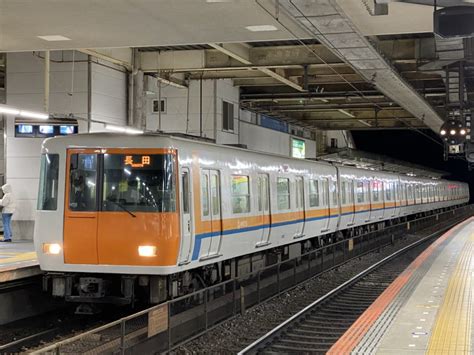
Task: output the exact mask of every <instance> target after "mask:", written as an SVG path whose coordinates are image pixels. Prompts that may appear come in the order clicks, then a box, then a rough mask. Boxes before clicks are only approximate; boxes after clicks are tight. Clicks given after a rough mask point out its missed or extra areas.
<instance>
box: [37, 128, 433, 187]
mask: <svg viewBox="0 0 474 355" xmlns="http://www.w3.org/2000/svg"><path fill="white" fill-rule="evenodd" d="M137 138H139V139H157V138H158V139H163V140H167V141H168V144H169V145H173V142H183V143H188V144H197V145H207V146H210V147H213V148H217V147H218V148H225V149H229V150H234V151H242V152H245V153H247V154H249V153H256V154H260V155H266V156H272V157H275V158H280V159H282V158H283V159H285V160H286V159H289V160H294V161H297V162H313V163H316V164H320V165H324V166H328V167H330V166H333V167H342V168H344V169H354V170H359V171H360V170H364V171H371V172H373V173H374V174H378V173H380V174H396V175H399V176H402V177H408V178H411V176H409V175H406V174H404V173H403V172H397V171H388V170H377V169H369V168H364V167H357V166H350V165H346V164H341V163H339V162H337V161H325V160H320V159H299V158H293V157H287V156H282V155H279V154H275V153H268V152H261V151H256V150H251V149H247V148H242V147H236V146H231V145H223V144H216V143H214V142H211V141H206V140H203V139H201V138H199V137H196V139H194V138H193V137H189V136H186V137H180V136H176V135H173V134H164V133H152V132H146V133H143V134H137V135H133V134H125V133H115V132H113V133H112V132H94V133H80V134H74V135H68V136H56V137H51V138H47V139H45V141H44V142H43V145H44V146H48V145H50V144H51V145H53V146H54V145H55V144H56V143H63V144H65V145H67V146H68V147H77V148H80V147H96V148H101V147H104V148H107V147H110V143H109V144H107V143H108V141H109V140H114V141H116V142H120V143H121V144H122V146H123V147H124V148H125V147H129V146H130V145H131V146H134V145H140V143H137V141H136V139H137ZM104 143H105V144H104ZM114 146H117V145H116V143H115V144H114ZM119 147H120V146H119ZM415 179H422V180H425V179H429V177H427V176H416V177H415Z"/></svg>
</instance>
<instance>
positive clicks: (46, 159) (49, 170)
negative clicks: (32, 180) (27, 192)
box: [38, 154, 59, 211]
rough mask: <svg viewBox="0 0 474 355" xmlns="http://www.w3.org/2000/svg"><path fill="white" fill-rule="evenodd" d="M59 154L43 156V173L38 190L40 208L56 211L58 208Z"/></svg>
mask: <svg viewBox="0 0 474 355" xmlns="http://www.w3.org/2000/svg"><path fill="white" fill-rule="evenodd" d="M58 176H59V154H43V155H42V156H41V174H40V184H39V191H38V210H42V211H54V210H56V209H57V208H58Z"/></svg>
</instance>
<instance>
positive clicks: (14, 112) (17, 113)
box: [0, 105, 49, 120]
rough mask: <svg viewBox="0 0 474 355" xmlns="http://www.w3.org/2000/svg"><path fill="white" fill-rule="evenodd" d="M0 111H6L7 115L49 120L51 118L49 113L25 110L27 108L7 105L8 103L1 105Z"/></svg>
mask: <svg viewBox="0 0 474 355" xmlns="http://www.w3.org/2000/svg"><path fill="white" fill-rule="evenodd" d="M0 113H5V114H7V115H15V116H21V117H28V118H39V119H42V120H47V119H48V118H49V115H48V114H46V113H42V112H33V111H25V110H20V109H17V108H15V107H11V106H6V105H0Z"/></svg>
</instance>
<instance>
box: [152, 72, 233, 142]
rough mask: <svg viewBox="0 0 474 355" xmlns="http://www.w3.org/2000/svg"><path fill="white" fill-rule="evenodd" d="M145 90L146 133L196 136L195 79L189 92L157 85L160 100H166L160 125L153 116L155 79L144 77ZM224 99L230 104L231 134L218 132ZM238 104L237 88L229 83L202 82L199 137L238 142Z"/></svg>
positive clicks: (197, 99)
mask: <svg viewBox="0 0 474 355" xmlns="http://www.w3.org/2000/svg"><path fill="white" fill-rule="evenodd" d="M147 90H148V91H149V94H148V95H147V96H146V106H147V112H146V128H147V130H151V131H156V130H161V131H164V132H170V133H171V132H175V133H176V132H179V133H184V134H191V135H195V136H199V133H200V132H199V131H200V105H201V103H200V82H199V80H192V81H191V82H190V85H189V89H181V88H177V87H174V86H170V85H165V84H161V98H162V99H165V100H166V106H167V107H166V113H161V124H160V115H159V114H158V113H153V100H157V99H158V98H159V96H160V95H159V83H158V82H157V81H156V79H153V78H151V77H149V78H148V87H147ZM188 90H189V91H188ZM188 95H189V97H188ZM224 100H225V101H227V102H230V103H234V118H235V119H234V132H226V131H223V129H222V101H224ZM188 101H189V104H188ZM238 103H239V89H238V88H236V87H234V86H233V84H232V81H231V80H203V81H202V131H203V132H202V133H203V137H206V138H210V139H216V141H217V143H229V144H230V143H238ZM214 107H216V109H214ZM215 123H216V125H215Z"/></svg>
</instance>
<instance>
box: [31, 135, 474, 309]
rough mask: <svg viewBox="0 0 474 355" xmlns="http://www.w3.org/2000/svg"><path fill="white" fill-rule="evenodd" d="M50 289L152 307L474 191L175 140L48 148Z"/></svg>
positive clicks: (106, 140)
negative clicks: (142, 299) (138, 300)
mask: <svg viewBox="0 0 474 355" xmlns="http://www.w3.org/2000/svg"><path fill="white" fill-rule="evenodd" d="M41 154H42V155H41V156H42V157H41V173H40V182H39V193H38V206H37V214H36V220H35V229H34V243H35V248H36V252H37V255H38V260H39V264H40V267H41V269H42V270H43V271H44V272H45V274H44V282H43V287H44V289H45V290H46V291H48V292H51V294H52V295H53V296H56V297H63V298H65V299H66V300H67V301H70V302H78V303H79V304H82V305H84V307H86V306H87V305H89V306H90V305H93V304H99V303H114V304H124V305H125V304H133V303H134V302H135V301H136V300H137V299H139V298H144V299H146V301H147V302H150V303H152V304H154V303H159V302H163V301H166V300H168V299H171V298H174V297H178V296H181V295H184V294H187V293H190V292H193V291H195V290H198V289H200V288H204V287H207V286H209V285H213V284H216V283H218V282H222V281H225V280H227V279H230V278H233V277H237V276H242V275H245V274H247V273H250V272H254V271H255V270H259V269H261V268H263V267H265V266H267V265H271V264H272V263H275V262H278V261H283V260H286V259H289V258H295V257H296V258H297V257H298V256H300V255H302V254H303V253H305V252H307V251H310V250H312V249H315V248H319V247H321V246H323V245H325V244H328V243H331V242H334V241H336V240H341V239H344V238H352V237H354V236H357V235H360V234H362V233H366V232H368V231H371V230H376V229H380V228H383V227H385V226H387V225H390V224H393V223H396V222H400V221H404V220H407V219H408V218H412V217H413V216H416V215H423V214H430V213H434V212H436V211H443V210H447V209H451V208H454V207H455V206H458V205H462V204H466V203H468V201H469V188H468V186H467V184H465V183H461V182H457V181H449V180H443V179H434V178H423V177H417V176H408V175H403V174H399V173H393V172H388V171H378V170H370V169H361V168H357V167H353V166H343V165H337V164H330V163H327V162H323V161H317V160H308V159H296V158H288V157H283V156H280V155H275V154H268V153H262V152H255V151H250V150H247V149H243V148H238V147H231V146H225V145H217V144H213V143H208V142H203V141H199V140H194V139H188V138H183V137H176V136H172V135H163V134H142V135H125V134H124V135H118V134H108V133H89V134H78V135H74V136H68V137H53V138H49V139H46V140H45V141H44V143H43V145H42V152H41Z"/></svg>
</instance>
